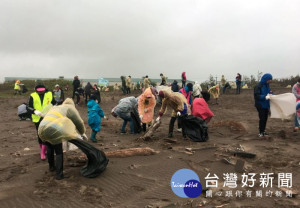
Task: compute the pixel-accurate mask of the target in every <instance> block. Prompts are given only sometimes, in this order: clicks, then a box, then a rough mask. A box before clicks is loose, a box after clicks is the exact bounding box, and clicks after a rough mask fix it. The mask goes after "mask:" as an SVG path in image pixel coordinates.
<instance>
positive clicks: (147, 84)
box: [144, 75, 151, 91]
mask: <svg viewBox="0 0 300 208" xmlns="http://www.w3.org/2000/svg"><path fill="white" fill-rule="evenodd" d="M150 84H151V82H150V80H149V78H148V75H146V77H145V79H144V91H145V90H146V89H147V88H148V87H149V86H150Z"/></svg>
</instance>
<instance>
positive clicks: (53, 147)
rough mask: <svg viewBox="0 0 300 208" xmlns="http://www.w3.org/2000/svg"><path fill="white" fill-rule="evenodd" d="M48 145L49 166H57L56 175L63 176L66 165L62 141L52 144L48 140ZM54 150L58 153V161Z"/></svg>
mask: <svg viewBox="0 0 300 208" xmlns="http://www.w3.org/2000/svg"><path fill="white" fill-rule="evenodd" d="M46 145H47V157H48V163H49V168H53V167H56V175H57V176H63V165H64V155H63V147H62V143H60V144H56V145H53V144H50V143H49V142H46ZM54 152H55V154H56V161H55V162H54Z"/></svg>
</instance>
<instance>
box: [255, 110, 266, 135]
mask: <svg viewBox="0 0 300 208" xmlns="http://www.w3.org/2000/svg"><path fill="white" fill-rule="evenodd" d="M256 109H257V111H258V117H259V133H263V132H265V130H266V125H267V120H268V115H269V109H264V108H262V107H256Z"/></svg>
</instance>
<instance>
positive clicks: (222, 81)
mask: <svg viewBox="0 0 300 208" xmlns="http://www.w3.org/2000/svg"><path fill="white" fill-rule="evenodd" d="M225 84H226V79H225V76H224V75H222V78H221V85H222V87H224V86H225Z"/></svg>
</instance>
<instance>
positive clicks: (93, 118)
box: [87, 100, 104, 132]
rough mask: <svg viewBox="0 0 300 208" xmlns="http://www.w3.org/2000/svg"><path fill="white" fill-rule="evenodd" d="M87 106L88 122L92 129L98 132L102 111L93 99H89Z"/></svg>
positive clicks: (102, 115)
mask: <svg viewBox="0 0 300 208" xmlns="http://www.w3.org/2000/svg"><path fill="white" fill-rule="evenodd" d="M87 107H88V117H89V120H88V124H89V126H90V127H91V129H92V130H94V131H96V132H99V131H100V129H101V118H103V117H104V113H103V111H102V109H101V108H100V106H99V105H98V103H96V101H94V100H89V102H88V103H87Z"/></svg>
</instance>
